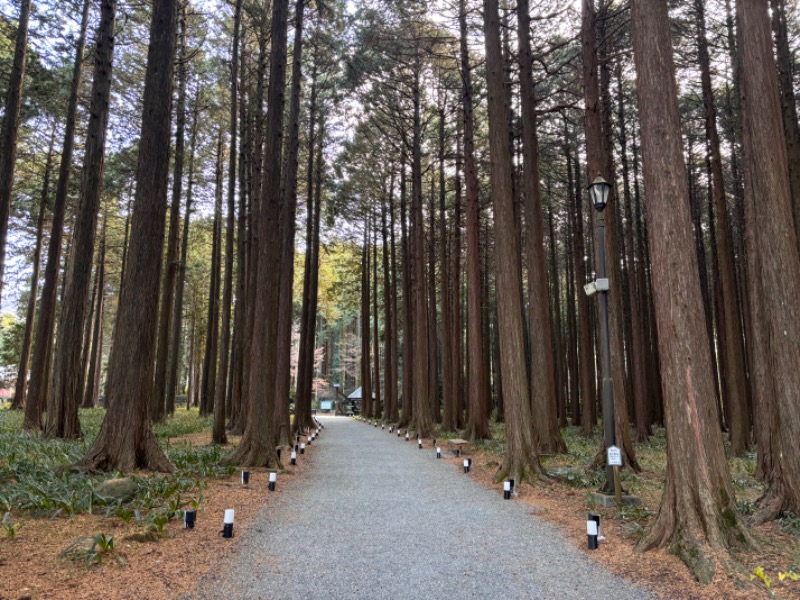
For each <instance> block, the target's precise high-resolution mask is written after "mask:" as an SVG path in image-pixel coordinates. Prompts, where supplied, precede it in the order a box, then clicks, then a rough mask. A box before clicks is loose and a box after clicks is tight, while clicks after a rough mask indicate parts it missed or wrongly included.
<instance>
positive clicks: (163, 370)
mask: <svg viewBox="0 0 800 600" xmlns="http://www.w3.org/2000/svg"><path fill="white" fill-rule="evenodd" d="M186 4H187V3H186V2H181V3H180V4H179V6H178V21H179V23H178V26H179V30H180V33H179V35H178V58H177V60H178V104H177V107H176V109H175V166H174V171H173V175H172V205H171V206H170V209H169V232H168V233H167V258H166V264H167V269H166V275H165V277H164V287H163V288H162V290H161V312H160V319H159V321H158V341H157V343H156V376H155V381H154V384H153V397H152V398H151V404H150V415H151V417H152V419H153V421H161V420H162V419H163V418H164V414H165V412H166V411H167V406H166V404H167V403H166V390H165V388H166V386H167V368H168V363H169V360H168V358H169V346H170V340H169V335H170V332H171V330H172V319H173V318H174V316H175V315H174V310H173V303H174V302H173V301H174V298H175V280H176V279H177V277H178V269H179V263H178V252H179V251H180V244H181V239H180V219H181V195H182V193H183V160H184V152H185V149H184V148H185V137H186V136H185V134H186V78H187V75H186V71H187V66H186V61H187V56H186ZM187 217H188V215H187ZM172 408H173V410H174V401H173V406H172ZM170 414H171V413H170Z"/></svg>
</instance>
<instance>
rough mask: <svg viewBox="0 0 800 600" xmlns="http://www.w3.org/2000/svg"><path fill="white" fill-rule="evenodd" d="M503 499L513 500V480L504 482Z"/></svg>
mask: <svg viewBox="0 0 800 600" xmlns="http://www.w3.org/2000/svg"><path fill="white" fill-rule="evenodd" d="M503 500H511V482H510V481H504V482H503Z"/></svg>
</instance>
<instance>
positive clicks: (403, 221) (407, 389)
mask: <svg viewBox="0 0 800 600" xmlns="http://www.w3.org/2000/svg"><path fill="white" fill-rule="evenodd" d="M403 145H404V146H405V140H404V142H403ZM406 163H407V154H406V151H405V148H403V150H402V151H401V153H400V231H401V235H402V238H401V241H400V244H401V249H402V255H403V412H402V413H401V416H400V422H399V423H398V427H406V426H407V425H409V424H410V423H411V420H412V419H413V417H414V388H413V386H412V383H413V381H414V378H415V377H414V364H413V362H412V358H411V357H412V355H413V348H412V345H413V339H414V336H413V329H414V318H413V313H414V298H413V296H412V294H411V261H412V258H411V240H410V239H409V232H408V219H407V217H406V213H407V212H408V211H407V205H408V198H407V175H406Z"/></svg>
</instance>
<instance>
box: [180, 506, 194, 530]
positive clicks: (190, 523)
mask: <svg viewBox="0 0 800 600" xmlns="http://www.w3.org/2000/svg"><path fill="white" fill-rule="evenodd" d="M196 520H197V511H196V510H186V511H184V512H183V528H184V529H194V522H195V521H196Z"/></svg>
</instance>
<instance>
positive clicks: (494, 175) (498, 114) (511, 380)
mask: <svg viewBox="0 0 800 600" xmlns="http://www.w3.org/2000/svg"><path fill="white" fill-rule="evenodd" d="M483 18H484V33H485V43H486V80H487V87H488V90H489V98H488V103H489V139H490V154H491V163H492V167H491V184H492V200H493V203H494V212H495V231H499V232H513V231H514V227H515V225H514V207H513V203H514V199H513V190H512V181H511V180H512V173H511V149H510V147H509V145H510V144H509V138H508V130H507V129H506V120H507V117H508V111H509V109H510V108H509V106H508V104H507V99H506V81H505V80H504V76H503V58H502V53H501V50H500V18H499V15H498V8H497V0H484V2H483ZM495 251H496V261H495V277H496V284H495V285H496V290H497V317H498V334H499V340H500V361H501V363H502V365H503V370H502V375H501V377H502V382H503V403H504V410H505V418H506V440H507V442H506V443H507V447H506V454H505V458H504V460H503V466H502V467H501V469H500V473H499V475H498V480H499V479H502V478H503V477H510V478H512V479H514V480H516V481H517V482H521V481H528V482H534V481H535V480H536V479H538V478H539V477H541V476H543V474H544V473H543V469H542V466H541V464H540V463H539V457H538V455H537V451H536V442H535V440H534V439H533V427H532V425H533V424H532V422H531V407H530V404H529V402H528V376H527V372H526V368H525V344H524V340H523V319H522V305H521V298H520V294H519V282H520V277H521V275H520V271H521V265H520V254H519V248H518V246H517V239H516V236H514V235H499V236H496V237H495Z"/></svg>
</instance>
